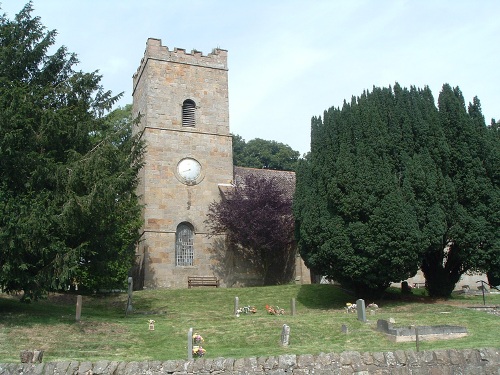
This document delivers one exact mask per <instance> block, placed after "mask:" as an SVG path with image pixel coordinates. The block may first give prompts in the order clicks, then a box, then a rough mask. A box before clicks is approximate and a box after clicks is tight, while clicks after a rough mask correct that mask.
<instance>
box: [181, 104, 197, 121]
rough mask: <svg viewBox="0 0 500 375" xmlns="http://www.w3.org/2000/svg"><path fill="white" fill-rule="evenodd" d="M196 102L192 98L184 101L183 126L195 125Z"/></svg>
mask: <svg viewBox="0 0 500 375" xmlns="http://www.w3.org/2000/svg"><path fill="white" fill-rule="evenodd" d="M195 111H196V103H195V102H194V101H192V100H191V99H186V100H184V103H182V126H194V125H195V117H194V114H195Z"/></svg>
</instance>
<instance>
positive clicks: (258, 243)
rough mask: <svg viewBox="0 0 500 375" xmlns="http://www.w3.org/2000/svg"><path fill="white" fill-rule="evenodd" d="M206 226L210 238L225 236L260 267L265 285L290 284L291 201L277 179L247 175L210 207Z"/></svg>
mask: <svg viewBox="0 0 500 375" xmlns="http://www.w3.org/2000/svg"><path fill="white" fill-rule="evenodd" d="M205 223H206V225H207V228H208V231H209V233H210V234H211V235H218V234H226V235H227V238H228V241H229V243H230V244H232V245H235V246H237V247H239V250H240V254H241V255H242V256H243V257H244V258H245V259H247V260H249V261H250V262H252V263H254V264H256V265H258V266H260V267H261V269H262V272H263V278H264V284H265V285H272V284H278V283H282V282H288V281H290V275H291V274H292V272H293V267H294V263H293V260H294V256H295V246H294V219H293V215H292V201H291V197H289V196H288V195H287V194H286V192H284V191H283V189H282V187H281V186H280V184H279V181H278V180H277V179H276V178H266V177H262V176H258V175H254V174H248V175H246V176H245V177H244V179H242V180H240V181H237V182H236V184H235V186H234V188H233V189H232V190H231V191H230V192H229V193H228V194H227V196H226V197H225V198H224V199H222V200H221V201H219V202H213V203H211V204H210V206H209V210H208V214H207V219H206V221H205Z"/></svg>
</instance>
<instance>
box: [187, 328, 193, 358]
mask: <svg viewBox="0 0 500 375" xmlns="http://www.w3.org/2000/svg"><path fill="white" fill-rule="evenodd" d="M187 340H188V345H187V348H188V360H189V361H190V360H192V359H193V328H189V330H188V337H187Z"/></svg>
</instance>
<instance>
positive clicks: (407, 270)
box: [294, 84, 500, 296]
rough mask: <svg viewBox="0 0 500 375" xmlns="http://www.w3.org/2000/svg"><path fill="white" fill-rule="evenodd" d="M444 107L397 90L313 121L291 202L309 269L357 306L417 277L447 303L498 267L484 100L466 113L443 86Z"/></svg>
mask: <svg viewBox="0 0 500 375" xmlns="http://www.w3.org/2000/svg"><path fill="white" fill-rule="evenodd" d="M438 102H439V105H438V108H436V106H435V103H434V98H433V96H432V93H431V92H430V90H429V88H427V87H426V88H424V89H416V88H415V87H411V88H410V89H405V88H402V87H400V86H399V85H398V84H396V85H395V86H394V88H393V89H392V88H390V87H389V88H382V89H381V88H373V91H372V92H364V93H363V94H362V95H361V96H360V97H357V98H355V97H353V98H352V100H351V102H350V103H347V102H344V105H343V107H342V108H341V109H340V108H330V109H329V110H328V111H325V113H324V118H323V120H322V119H321V118H313V119H312V123H311V153H310V154H309V155H308V157H307V158H306V159H304V160H303V161H301V162H300V163H299V167H298V169H297V190H296V195H295V201H294V212H295V215H296V219H297V222H296V236H297V239H298V244H299V249H300V252H301V255H302V257H303V258H304V259H305V261H306V264H307V265H308V266H309V267H311V268H312V269H313V270H315V271H316V272H318V273H320V274H323V275H326V276H329V277H331V278H333V279H336V280H338V281H340V282H342V283H343V284H347V285H350V286H352V287H353V288H354V289H355V290H356V291H357V292H358V294H362V293H363V292H364V293H368V294H372V293H374V292H377V291H381V290H383V289H385V288H386V287H387V286H388V285H389V284H390V283H391V282H399V281H402V280H405V279H407V278H408V277H411V276H413V275H414V274H415V273H416V271H417V269H418V268H419V267H421V268H422V270H423V272H424V274H425V276H426V282H427V288H428V290H429V292H430V294H431V295H434V296H449V295H450V293H451V291H452V290H453V287H454V285H455V283H456V282H457V281H458V280H459V278H460V276H461V275H462V274H464V273H465V272H467V271H472V270H477V269H482V270H487V269H488V267H489V264H491V261H492V259H494V258H495V257H497V258H498V256H499V255H500V249H499V247H498V237H499V233H498V230H497V229H495V228H498V211H499V210H498V201H499V200H498V192H499V184H498V170H499V164H498V157H499V154H498V135H497V134H496V133H495V131H493V130H492V127H487V126H485V124H484V118H483V117H482V115H481V109H480V104H479V100H477V98H474V102H473V103H472V104H471V105H470V106H469V110H468V112H467V111H466V109H465V105H464V101H463V98H462V96H461V93H460V90H459V89H458V88H455V89H452V88H451V87H450V86H449V85H444V86H443V90H442V92H441V94H440V96H439V101H438ZM495 136H496V138H495ZM495 174H496V175H495ZM495 179H496V180H495Z"/></svg>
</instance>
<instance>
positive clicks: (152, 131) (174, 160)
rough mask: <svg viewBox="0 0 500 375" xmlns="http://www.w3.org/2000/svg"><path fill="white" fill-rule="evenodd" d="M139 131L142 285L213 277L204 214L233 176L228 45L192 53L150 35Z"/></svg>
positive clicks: (138, 80)
mask: <svg viewBox="0 0 500 375" xmlns="http://www.w3.org/2000/svg"><path fill="white" fill-rule="evenodd" d="M132 95H133V114H134V116H137V115H139V116H140V124H139V126H138V127H134V132H136V133H137V132H142V139H143V140H144V141H145V143H146V154H145V159H144V161H145V165H144V167H143V169H142V170H141V172H140V180H141V182H140V186H139V190H138V193H139V195H140V196H141V199H142V204H143V205H144V208H143V220H144V224H143V228H142V235H141V239H140V243H139V245H138V250H137V252H138V259H139V263H140V267H141V273H142V275H143V279H144V285H143V286H144V287H146V288H155V287H172V288H185V287H187V278H188V276H212V275H216V269H217V263H216V261H215V260H214V257H213V256H212V254H213V251H211V249H212V248H213V247H214V244H213V241H214V238H208V237H207V235H206V229H205V225H204V220H205V218H206V213H207V210H208V206H209V204H210V203H211V202H213V201H216V200H219V199H220V192H219V185H221V184H222V185H225V184H229V183H231V181H232V180H233V162H232V139H231V134H230V132H229V102H228V69H227V51H225V50H222V49H218V48H217V49H214V50H213V51H212V53H210V54H208V55H203V54H202V53H201V52H198V51H195V50H194V51H192V52H191V53H187V52H186V51H185V50H183V49H174V50H169V49H168V48H167V47H166V46H163V45H162V44H161V40H159V39H148V41H147V45H146V51H145V53H144V57H143V59H142V60H141V64H140V66H139V68H138V70H137V72H136V73H135V74H134V77H133V94H132Z"/></svg>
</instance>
